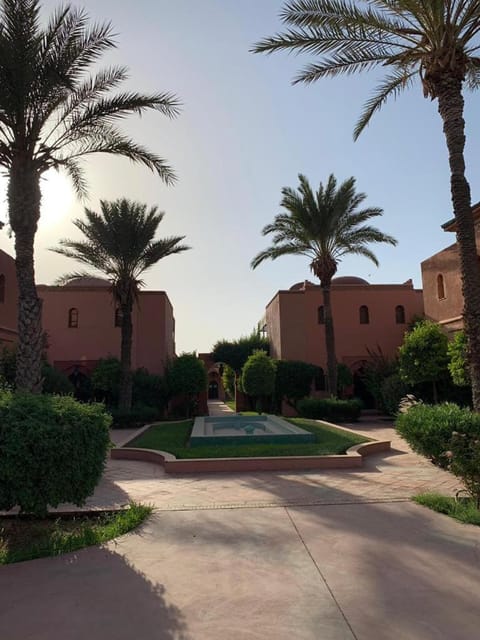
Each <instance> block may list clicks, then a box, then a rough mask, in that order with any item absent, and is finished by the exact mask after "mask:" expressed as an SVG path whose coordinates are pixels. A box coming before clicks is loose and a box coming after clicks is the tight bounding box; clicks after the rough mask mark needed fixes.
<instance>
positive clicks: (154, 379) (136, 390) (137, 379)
mask: <svg viewBox="0 0 480 640" xmlns="http://www.w3.org/2000/svg"><path fill="white" fill-rule="evenodd" d="M132 383H133V387H132V401H133V405H134V406H135V405H143V406H148V407H153V408H155V409H156V410H157V413H158V412H159V411H160V412H163V410H164V409H165V406H166V403H167V400H166V395H167V393H166V389H165V384H164V381H163V378H161V377H160V376H157V375H154V374H152V373H149V372H148V371H147V369H137V370H136V371H134V373H133V376H132Z"/></svg>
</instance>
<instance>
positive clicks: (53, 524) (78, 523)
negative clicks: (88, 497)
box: [0, 503, 152, 565]
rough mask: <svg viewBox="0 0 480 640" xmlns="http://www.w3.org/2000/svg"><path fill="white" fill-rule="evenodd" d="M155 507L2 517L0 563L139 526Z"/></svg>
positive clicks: (79, 545)
mask: <svg viewBox="0 0 480 640" xmlns="http://www.w3.org/2000/svg"><path fill="white" fill-rule="evenodd" d="M151 512H152V507H149V506H146V505H142V504H136V503H132V504H130V508H129V509H125V510H123V511H117V512H115V513H108V514H101V515H91V514H90V515H84V516H78V515H77V516H75V517H67V516H64V517H58V518H52V517H47V518H43V519H38V518H33V517H27V516H13V517H7V518H1V519H0V565H2V564H10V563H12V562H22V561H23V560H34V559H35V558H44V557H46V556H58V555H60V554H62V553H67V552H69V551H77V550H78V549H82V548H83V547H89V546H91V545H94V544H101V543H102V542H106V541H107V540H111V539H112V538H117V537H118V536H121V535H123V534H124V533H127V532H128V531H131V530H132V529H134V528H135V527H138V525H140V524H141V523H142V522H143V521H144V520H145V519H146V518H147V516H149V515H150V513H151Z"/></svg>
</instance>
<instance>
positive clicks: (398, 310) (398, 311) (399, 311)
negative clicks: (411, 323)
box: [395, 304, 405, 324]
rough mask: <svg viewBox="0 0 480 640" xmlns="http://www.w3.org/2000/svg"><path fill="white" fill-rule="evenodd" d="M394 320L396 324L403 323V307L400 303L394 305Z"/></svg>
mask: <svg viewBox="0 0 480 640" xmlns="http://www.w3.org/2000/svg"><path fill="white" fill-rule="evenodd" d="M395 322H396V323H397V324H405V307H403V306H402V305H401V304H399V305H397V306H396V307H395Z"/></svg>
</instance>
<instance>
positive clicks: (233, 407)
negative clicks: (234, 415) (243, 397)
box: [225, 400, 236, 411]
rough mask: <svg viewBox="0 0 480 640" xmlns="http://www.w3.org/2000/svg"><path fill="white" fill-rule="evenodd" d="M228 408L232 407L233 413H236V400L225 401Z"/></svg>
mask: <svg viewBox="0 0 480 640" xmlns="http://www.w3.org/2000/svg"><path fill="white" fill-rule="evenodd" d="M225 404H226V405H227V407H230V409H231V410H232V411H236V405H235V400H225Z"/></svg>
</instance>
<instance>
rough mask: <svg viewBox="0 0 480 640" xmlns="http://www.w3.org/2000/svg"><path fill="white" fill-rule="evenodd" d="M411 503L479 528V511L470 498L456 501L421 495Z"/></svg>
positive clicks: (434, 494) (436, 495)
mask: <svg viewBox="0 0 480 640" xmlns="http://www.w3.org/2000/svg"><path fill="white" fill-rule="evenodd" d="M413 501H414V502H416V503H417V504H421V505H423V506H424V507H428V508H429V509H432V510H433V511H437V512H438V513H444V514H445V515H447V516H450V518H455V520H459V521H460V522H464V523H466V524H475V525H477V526H480V511H479V510H478V509H477V507H476V505H475V502H474V501H473V500H472V499H471V498H467V499H463V498H462V499H460V500H456V499H455V498H447V497H446V496H441V495H440V494H438V493H421V494H419V495H418V496H414V497H413Z"/></svg>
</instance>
